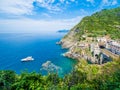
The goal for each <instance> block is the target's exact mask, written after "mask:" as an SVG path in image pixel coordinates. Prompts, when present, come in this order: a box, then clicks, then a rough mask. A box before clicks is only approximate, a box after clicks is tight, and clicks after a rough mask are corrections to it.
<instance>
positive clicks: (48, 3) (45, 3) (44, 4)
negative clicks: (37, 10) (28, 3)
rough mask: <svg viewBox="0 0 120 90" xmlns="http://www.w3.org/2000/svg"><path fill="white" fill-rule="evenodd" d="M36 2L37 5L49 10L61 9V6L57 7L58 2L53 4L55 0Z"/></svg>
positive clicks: (37, 0)
mask: <svg viewBox="0 0 120 90" xmlns="http://www.w3.org/2000/svg"><path fill="white" fill-rule="evenodd" d="M36 2H37V3H38V4H37V5H38V6H39V7H43V8H46V9H48V10H50V11H61V8H60V7H59V4H55V5H53V3H54V2H55V0H36ZM61 2H62V1H61Z"/></svg>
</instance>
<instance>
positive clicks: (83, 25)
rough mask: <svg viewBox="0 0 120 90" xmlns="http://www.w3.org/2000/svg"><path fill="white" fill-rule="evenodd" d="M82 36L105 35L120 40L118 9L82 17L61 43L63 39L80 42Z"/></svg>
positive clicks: (104, 10) (119, 12)
mask: <svg viewBox="0 0 120 90" xmlns="http://www.w3.org/2000/svg"><path fill="white" fill-rule="evenodd" d="M82 35H85V36H87V37H99V36H101V37H102V36H106V35H107V36H109V37H110V38H112V39H120V7H118V8H115V9H109V10H107V9H103V10H102V11H100V12H96V13H94V14H93V15H91V16H87V17H84V18H83V19H82V20H81V22H80V23H78V24H77V25H76V26H74V27H73V28H72V29H71V31H70V32H69V33H68V35H66V36H65V37H64V38H63V41H64V39H69V41H70V39H71V40H72V39H73V40H72V41H76V40H77V41H81V40H83V38H82ZM67 41H68V40H67Z"/></svg>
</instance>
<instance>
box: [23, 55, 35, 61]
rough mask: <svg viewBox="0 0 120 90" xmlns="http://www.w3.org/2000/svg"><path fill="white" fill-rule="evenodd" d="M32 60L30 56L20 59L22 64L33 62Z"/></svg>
mask: <svg viewBox="0 0 120 90" xmlns="http://www.w3.org/2000/svg"><path fill="white" fill-rule="evenodd" d="M33 60H34V58H32V56H28V57H26V58H23V59H21V61H22V62H26V61H33Z"/></svg>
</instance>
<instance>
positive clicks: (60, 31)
mask: <svg viewBox="0 0 120 90" xmlns="http://www.w3.org/2000/svg"><path fill="white" fill-rule="evenodd" d="M57 32H59V33H67V32H69V30H58V31H57Z"/></svg>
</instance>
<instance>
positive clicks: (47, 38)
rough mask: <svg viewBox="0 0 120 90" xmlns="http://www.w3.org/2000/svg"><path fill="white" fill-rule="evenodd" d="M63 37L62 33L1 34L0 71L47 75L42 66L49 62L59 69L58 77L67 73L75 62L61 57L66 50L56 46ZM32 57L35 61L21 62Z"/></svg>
mask: <svg viewBox="0 0 120 90" xmlns="http://www.w3.org/2000/svg"><path fill="white" fill-rule="evenodd" d="M63 36H64V34H63V33H55V34H52V35H49V34H48V35H41V34H31V33H1V34H0V70H14V71H15V72H16V73H18V74H20V73H21V71H24V70H28V72H33V71H35V72H40V73H42V74H43V75H45V74H46V73H47V71H46V70H44V69H42V64H43V63H45V62H46V61H51V63H52V65H54V66H57V67H60V68H61V69H60V70H58V72H59V75H62V76H63V75H65V74H67V73H69V72H70V71H71V70H72V68H73V66H74V65H75V63H76V61H75V60H72V59H69V58H66V57H64V56H62V54H63V53H65V52H66V51H67V50H66V49H62V48H61V46H60V45H56V42H57V41H59V40H60V39H61V38H62V37H63ZM27 56H32V57H33V58H34V59H35V60H34V61H30V62H21V59H22V58H25V57H27Z"/></svg>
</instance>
